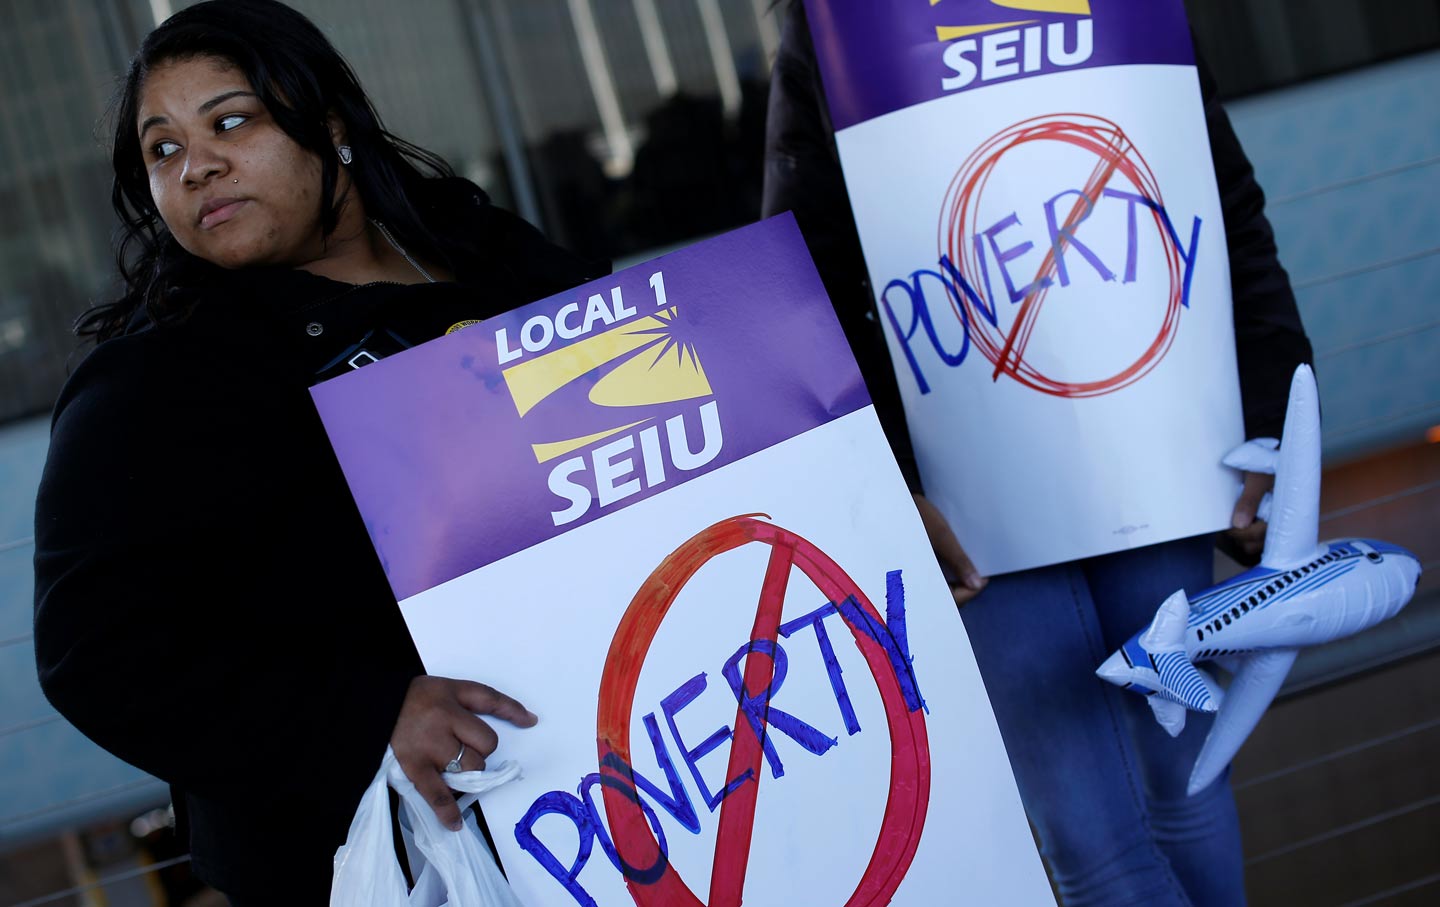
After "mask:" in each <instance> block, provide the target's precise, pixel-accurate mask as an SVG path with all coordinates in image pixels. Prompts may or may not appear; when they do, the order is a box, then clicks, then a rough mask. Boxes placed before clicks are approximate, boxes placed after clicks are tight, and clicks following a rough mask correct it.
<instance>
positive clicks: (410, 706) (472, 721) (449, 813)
mask: <svg viewBox="0 0 1440 907" xmlns="http://www.w3.org/2000/svg"><path fill="white" fill-rule="evenodd" d="M479 715H494V716H495V717H496V718H501V719H504V720H505V721H508V722H510V723H511V724H513V725H515V726H516V727H534V726H535V722H536V721H538V720H539V719H538V718H536V717H535V715H534V714H533V713H531V712H530V710H529V709H527V708H525V706H523V705H521V704H520V703H518V702H516V701H515V700H514V699H511V698H510V697H509V696H506V695H505V694H504V693H501V692H499V691H497V690H494V689H492V688H490V687H487V686H486V685H485V684H483V683H473V682H471V681H469V680H452V679H450V678H448V677H431V676H428V675H426V676H421V677H416V678H415V679H414V680H412V681H410V689H409V690H407V691H406V693H405V702H404V703H403V704H401V706H400V716H399V717H398V718H396V719H395V731H394V733H392V734H391V735H390V748H391V749H393V750H394V751H395V758H396V760H397V761H398V762H399V763H400V768H401V769H403V770H404V771H405V777H407V778H409V779H410V781H411V783H413V784H414V785H415V789H416V790H418V791H420V793H421V795H422V796H424V797H425V802H427V803H429V804H430V808H431V809H433V810H435V815H436V816H438V817H439V818H440V821H441V822H443V823H444V824H445V826H446V827H447V828H449V829H450V830H452V831H459V830H460V827H461V820H460V810H459V809H458V808H457V807H456V806H455V796H454V794H452V793H451V791H450V785H448V784H446V783H445V778H444V771H445V766H446V765H447V764H449V762H450V760H451V759H454V758H455V755H456V753H459V752H460V745H461V744H464V745H465V751H464V754H463V755H462V756H461V758H460V766H461V768H462V769H463V770H464V771H467V772H473V771H478V770H480V769H483V768H484V767H485V759H486V757H487V756H489V755H490V754H491V753H493V752H495V747H496V746H498V745H499V743H500V739H499V738H498V737H497V736H496V735H495V731H494V730H492V729H491V727H490V725H488V724H486V723H485V722H484V721H482V720H480V718H479V717H478V716H479Z"/></svg>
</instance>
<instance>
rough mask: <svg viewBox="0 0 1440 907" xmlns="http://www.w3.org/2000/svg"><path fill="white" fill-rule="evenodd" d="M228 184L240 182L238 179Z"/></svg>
mask: <svg viewBox="0 0 1440 907" xmlns="http://www.w3.org/2000/svg"><path fill="white" fill-rule="evenodd" d="M230 182H232V183H238V182H240V180H238V179H233V180H231V181H230Z"/></svg>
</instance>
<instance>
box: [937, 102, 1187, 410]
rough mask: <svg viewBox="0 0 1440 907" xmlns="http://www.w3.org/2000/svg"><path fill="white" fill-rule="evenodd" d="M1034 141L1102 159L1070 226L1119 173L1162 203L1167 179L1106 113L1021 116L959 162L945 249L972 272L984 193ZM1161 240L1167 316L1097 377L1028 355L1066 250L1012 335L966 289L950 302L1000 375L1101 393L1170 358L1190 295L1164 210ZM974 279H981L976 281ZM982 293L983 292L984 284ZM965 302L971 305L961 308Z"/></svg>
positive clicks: (1048, 268)
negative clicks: (1140, 346)
mask: <svg viewBox="0 0 1440 907" xmlns="http://www.w3.org/2000/svg"><path fill="white" fill-rule="evenodd" d="M1032 142H1059V143H1061V144H1066V145H1072V146H1074V147H1076V148H1079V149H1081V150H1082V151H1085V152H1087V153H1089V154H1092V155H1094V157H1095V160H1096V165H1095V169H1094V171H1093V172H1092V173H1091V175H1090V178H1089V180H1088V181H1087V182H1086V186H1085V189H1084V190H1083V192H1082V197H1081V199H1079V200H1078V201H1077V202H1076V204H1075V207H1074V208H1073V209H1072V210H1071V211H1070V214H1069V217H1067V218H1066V223H1065V230H1066V231H1070V230H1073V229H1074V228H1076V227H1077V226H1078V225H1079V223H1080V222H1081V221H1083V220H1084V219H1085V218H1086V217H1087V216H1089V209H1093V206H1094V204H1095V202H1096V200H1097V199H1098V198H1099V196H1100V193H1101V192H1102V191H1104V189H1105V186H1106V184H1107V183H1108V182H1109V181H1110V180H1111V179H1112V178H1113V177H1114V175H1115V174H1117V173H1118V174H1120V175H1122V176H1124V177H1125V178H1126V179H1128V180H1129V181H1130V183H1131V185H1133V186H1134V187H1136V188H1137V189H1138V190H1139V191H1140V193H1141V194H1143V195H1144V197H1145V198H1147V199H1149V200H1151V201H1154V202H1155V203H1156V204H1161V197H1160V185H1159V181H1158V180H1157V179H1156V178H1155V174H1154V172H1153V171H1151V169H1150V166H1149V164H1147V163H1146V162H1145V158H1144V156H1143V155H1141V154H1140V151H1139V149H1137V148H1136V147H1135V145H1134V144H1133V143H1132V142H1131V141H1130V138H1129V136H1127V135H1126V134H1125V132H1124V130H1122V129H1121V128H1120V127H1119V126H1118V125H1116V124H1115V123H1113V122H1111V121H1110V120H1107V119H1104V118H1103V117H1097V116H1091V115H1088V114H1078V113H1066V114H1054V115H1050V116H1043V117H1035V118H1034V119H1030V120H1024V121H1022V122H1020V123H1016V124H1015V125H1014V126H1011V127H1010V128H1008V129H1005V130H1003V131H1002V132H1000V133H999V134H997V135H995V136H994V137H992V138H990V139H989V140H987V141H985V142H984V143H983V144H981V145H980V147H979V148H977V149H975V151H974V153H972V154H971V155H970V157H969V158H968V159H967V160H966V161H965V163H964V164H963V165H962V166H961V167H960V170H959V172H958V173H957V174H956V175H955V178H954V180H952V181H951V183H950V186H949V188H948V189H947V190H946V192H945V201H944V203H943V204H942V206H941V212H940V237H939V239H940V253H941V254H942V255H946V256H948V257H949V259H950V261H953V262H956V263H957V264H958V265H959V266H960V267H961V269H962V271H963V272H964V273H965V274H966V275H967V277H968V275H972V274H975V273H977V272H978V271H979V270H980V268H979V261H978V258H977V257H976V256H977V253H975V252H974V251H973V250H972V249H971V248H970V244H969V243H968V242H966V237H967V236H973V235H975V230H976V227H977V226H978V223H977V222H978V218H979V212H980V196H981V194H982V193H983V192H984V190H985V188H986V186H987V184H988V183H989V181H990V178H991V177H992V176H993V175H994V172H995V168H996V167H997V166H999V164H1000V162H1001V161H1002V160H1003V159H1004V158H1005V156H1006V155H1007V154H1009V153H1010V152H1011V151H1013V150H1014V149H1016V148H1019V147H1021V146H1023V145H1027V144H1030V143H1032ZM1151 216H1152V219H1153V220H1154V222H1155V227H1156V229H1157V230H1158V231H1159V233H1160V241H1161V243H1162V245H1163V246H1164V250H1165V263H1166V266H1167V267H1168V269H1169V272H1170V292H1169V294H1168V295H1167V297H1166V300H1165V313H1164V318H1163V320H1162V322H1161V324H1160V330H1159V331H1158V333H1157V334H1156V336H1155V338H1154V340H1152V341H1151V342H1150V344H1149V345H1148V346H1147V347H1146V348H1145V349H1144V350H1143V351H1142V352H1141V353H1140V355H1139V357H1137V358H1136V360H1135V361H1134V362H1132V363H1130V364H1129V365H1127V366H1126V367H1125V368H1123V369H1120V370H1119V371H1118V372H1116V373H1115V374H1113V375H1110V376H1108V377H1106V378H1102V379H1100V380H1097V381H1063V380H1059V379H1056V378H1052V377H1050V376H1049V375H1046V374H1043V373H1042V372H1041V371H1040V370H1039V369H1037V368H1036V367H1035V366H1033V365H1032V364H1030V363H1029V362H1027V361H1026V360H1025V347H1026V345H1027V344H1028V343H1029V342H1030V337H1031V334H1032V332H1033V331H1034V330H1035V323H1036V320H1037V318H1038V316H1039V313H1040V307H1041V305H1042V304H1043V303H1044V301H1045V299H1046V296H1047V295H1048V292H1049V288H1048V287H1047V286H1041V284H1042V283H1043V282H1044V281H1045V280H1046V279H1048V278H1051V277H1052V276H1053V275H1054V273H1055V271H1056V269H1057V268H1058V267H1059V257H1058V255H1059V254H1063V251H1061V250H1056V249H1051V250H1050V251H1049V252H1047V253H1046V255H1045V259H1044V261H1043V263H1042V264H1041V265H1040V269H1039V272H1038V273H1037V274H1036V276H1035V281H1034V282H1033V284H1032V286H1033V287H1036V289H1033V290H1032V291H1031V292H1029V293H1027V294H1026V295H1025V298H1024V299H1023V300H1021V302H1020V310H1019V312H1018V313H1017V314H1016V316H1015V322H1014V324H1013V325H1012V327H1011V329H1010V331H1009V332H1008V334H1007V333H1006V332H1004V331H1001V330H999V329H997V328H996V327H994V326H992V325H991V324H990V322H989V321H988V316H985V315H982V314H981V312H980V311H979V309H978V308H977V306H976V305H975V303H974V302H973V300H971V299H970V298H969V297H968V296H967V295H966V294H964V293H952V294H951V298H950V304H951V306H952V307H953V308H954V309H955V315H956V317H957V318H960V319H962V321H963V323H965V324H968V325H969V330H970V337H971V339H972V340H973V342H974V343H975V347H976V348H977V349H978V350H979V351H980V353H981V354H982V355H984V356H985V358H986V359H988V360H990V363H991V364H992V365H994V366H995V372H994V377H996V378H998V377H999V376H1000V375H1009V376H1010V377H1012V378H1014V379H1015V380H1016V381H1018V382H1020V383H1021V384H1023V385H1025V386H1026V387H1030V388H1033V389H1034V390H1038V391H1041V392H1043V393H1047V394H1052V395H1054V396H1057V397H1069V398H1079V397H1098V396H1102V395H1104V394H1109V393H1113V392H1115V391H1117V390H1120V389H1121V388H1123V387H1126V386H1128V385H1131V384H1134V383H1135V382H1136V381H1139V380H1140V379H1141V378H1143V377H1145V375H1147V374H1149V373H1150V371H1151V369H1153V368H1155V366H1156V365H1158V364H1159V363H1160V360H1161V359H1163V358H1165V354H1166V353H1167V352H1169V350H1170V346H1171V345H1172V344H1173V343H1174V342H1175V335H1176V333H1177V331H1178V330H1179V326H1180V311H1181V309H1182V307H1183V302H1184V299H1185V278H1184V266H1183V258H1182V257H1181V255H1180V249H1179V247H1178V245H1177V244H1176V242H1175V239H1174V237H1173V236H1172V235H1171V232H1170V229H1169V228H1168V227H1167V226H1166V224H1165V220H1164V218H1163V217H1162V215H1161V214H1160V212H1159V211H1156V210H1152V211H1151ZM971 282H972V284H974V281H971ZM976 292H977V293H978V292H980V291H979V290H978V289H977V290H976ZM989 302H990V310H991V312H995V311H998V306H997V303H996V300H994V299H992V300H990V301H989ZM961 307H963V308H964V310H965V311H964V312H963V313H962V312H961V311H960V309H961Z"/></svg>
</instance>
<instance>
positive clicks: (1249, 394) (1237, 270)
mask: <svg viewBox="0 0 1440 907" xmlns="http://www.w3.org/2000/svg"><path fill="white" fill-rule="evenodd" d="M1196 63H1197V66H1198V69H1199V72H1200V90H1201V95H1202V98H1203V100H1204V103H1205V126H1206V129H1207V130H1208V132H1209V135H1210V152H1211V155H1212V157H1213V158H1214V161H1215V179H1216V182H1217V183H1218V185H1219V189H1220V207H1221V209H1222V211H1223V213H1224V217H1225V241H1226V245H1227V246H1228V251H1229V256H1230V288H1231V294H1232V296H1233V299H1234V307H1235V353H1236V360H1237V362H1238V365H1239V369H1240V393H1241V398H1242V400H1243V401H1244V410H1245V434H1246V436H1247V437H1251V438H1258V437H1273V438H1278V437H1280V431H1281V429H1282V428H1283V427H1284V424H1285V406H1286V403H1287V402H1288V401H1289V397H1290V378H1291V376H1293V375H1294V374H1295V368H1296V366H1298V365H1300V364H1301V363H1313V361H1314V354H1313V352H1312V351H1311V349H1310V340H1309V338H1307V337H1306V336H1305V329H1304V327H1303V326H1302V325H1301V323H1300V311H1299V309H1298V308H1297V307H1296V305H1295V294H1294V292H1293V291H1292V290H1291V288H1290V277H1289V275H1288V274H1286V273H1285V269H1284V268H1283V267H1282V266H1281V265H1280V260H1279V258H1278V257H1277V255H1276V250H1275V233H1274V231H1273V230H1272V229H1271V227H1270V221H1269V220H1267V219H1266V217H1265V193H1264V192H1263V191H1262V190H1261V188H1260V185H1259V183H1257V182H1256V181H1255V170H1254V168H1252V167H1251V166H1250V160H1249V158H1247V157H1246V156H1245V151H1244V149H1243V148H1241V147H1240V140H1239V139H1237V138H1236V136H1235V130H1234V129H1233V128H1232V127H1231V125H1230V117H1229V116H1228V115H1227V114H1226V113H1225V108H1224V107H1222V106H1221V105H1220V101H1219V97H1218V94H1219V89H1218V86H1217V85H1216V82H1215V78H1214V76H1213V75H1212V74H1211V72H1210V69H1209V67H1208V66H1207V65H1206V64H1205V61H1204V60H1203V59H1201V58H1200V55H1199V53H1198V52H1197V53H1196Z"/></svg>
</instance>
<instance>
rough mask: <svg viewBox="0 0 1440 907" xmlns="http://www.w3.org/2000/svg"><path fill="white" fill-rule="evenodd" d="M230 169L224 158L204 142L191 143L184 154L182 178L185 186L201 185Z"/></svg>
mask: <svg viewBox="0 0 1440 907" xmlns="http://www.w3.org/2000/svg"><path fill="white" fill-rule="evenodd" d="M229 169H230V165H229V164H228V163H227V162H226V160H225V158H224V157H223V156H222V155H220V154H217V153H216V152H215V151H214V150H213V149H211V148H210V147H209V146H208V145H206V144H205V143H203V142H201V143H197V144H196V145H192V146H191V147H190V148H189V149H188V150H187V152H186V155H185V170H184V172H183V173H182V179H184V180H185V184H186V185H187V186H201V185H204V184H205V183H208V182H210V181H211V180H213V179H215V178H217V177H221V176H224V175H225V173H226V172H227V171H228V170H229Z"/></svg>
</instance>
